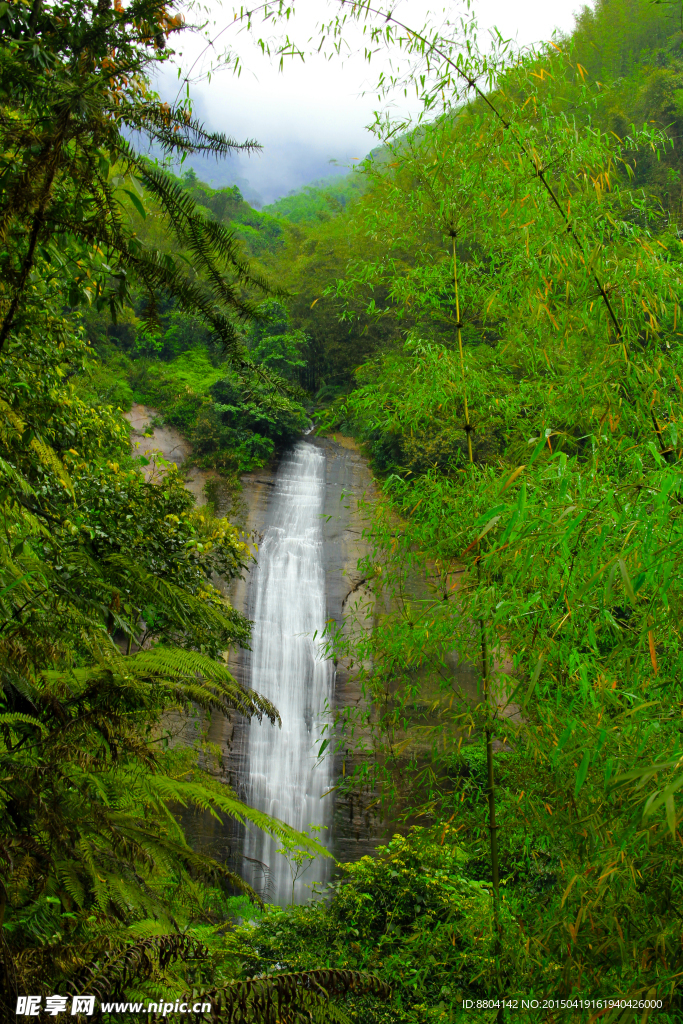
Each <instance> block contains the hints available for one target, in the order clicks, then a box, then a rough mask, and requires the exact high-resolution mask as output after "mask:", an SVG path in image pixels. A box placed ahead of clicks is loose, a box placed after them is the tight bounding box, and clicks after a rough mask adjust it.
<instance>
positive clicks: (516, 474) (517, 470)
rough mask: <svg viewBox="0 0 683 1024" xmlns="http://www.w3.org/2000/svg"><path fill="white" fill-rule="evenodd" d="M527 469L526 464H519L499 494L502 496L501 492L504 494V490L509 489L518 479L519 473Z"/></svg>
mask: <svg viewBox="0 0 683 1024" xmlns="http://www.w3.org/2000/svg"><path fill="white" fill-rule="evenodd" d="M525 469H526V465H524V466H517V469H515V470H514V471H513V472H512V473H511V474H510V476H509V477H508V479H507V482H506V483H505V485H504V486H503V488H502V489H501V491H500V492H499V496H500V494H503V492H504V491H507V489H508V487H509V486H510V485H511V484H513V483H514V482H515V480H516V479H517V477H518V476H519V474H520V473H523V472H524V470H525Z"/></svg>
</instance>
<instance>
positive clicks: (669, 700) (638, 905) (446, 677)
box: [324, 5, 683, 1020]
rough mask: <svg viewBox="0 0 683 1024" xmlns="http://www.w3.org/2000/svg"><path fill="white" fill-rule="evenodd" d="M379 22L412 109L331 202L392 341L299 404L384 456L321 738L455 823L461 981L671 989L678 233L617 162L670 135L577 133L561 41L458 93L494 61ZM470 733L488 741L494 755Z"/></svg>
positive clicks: (350, 289)
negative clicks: (323, 408)
mask: <svg viewBox="0 0 683 1024" xmlns="http://www.w3.org/2000/svg"><path fill="white" fill-rule="evenodd" d="M356 13H357V16H359V17H361V18H365V17H366V15H367V9H366V8H365V7H363V6H362V5H360V6H359V9H358V11H357V12H356ZM377 31H378V32H380V31H381V32H384V33H385V34H389V33H391V32H392V31H393V32H394V34H395V41H400V42H401V43H402V45H403V46H404V47H405V48H406V50H407V51H408V52H409V54H411V55H413V56H414V57H416V58H417V61H418V63H417V65H416V67H417V68H418V69H419V68H420V67H422V68H426V73H425V77H423V78H422V79H418V80H419V81H421V82H422V83H423V85H424V82H425V79H426V81H427V85H424V90H425V94H426V95H425V100H426V105H427V108H428V109H430V110H431V112H432V116H431V118H430V119H429V120H425V121H424V122H423V123H422V124H420V125H418V126H417V127H416V128H414V129H412V130H407V129H406V126H405V125H401V124H399V125H395V124H394V125H392V124H390V123H388V124H385V125H384V126H383V131H384V138H385V142H386V145H387V146H388V148H389V151H390V156H389V159H388V160H387V161H386V163H384V164H378V163H376V162H375V163H372V162H369V163H368V165H367V168H366V173H367V174H368V175H369V177H370V182H371V184H370V186H369V194H368V197H367V199H366V200H364V201H363V202H361V204H360V206H359V208H358V210H357V212H356V218H357V231H358V233H359V235H360V234H361V233H362V234H363V235H364V236H365V237H366V238H367V239H368V244H367V248H368V249H371V252H370V253H368V254H366V255H364V258H362V259H359V260H357V261H354V260H353V259H351V260H350V261H349V264H348V266H347V270H346V273H345V275H344V277H343V278H340V280H339V281H338V282H337V284H336V286H335V292H336V295H337V296H338V297H340V298H341V299H342V300H343V301H344V303H345V305H346V311H347V312H346V316H347V317H348V318H358V317H362V316H370V317H374V318H377V319H382V318H384V319H390V320H391V322H392V323H394V324H395V325H396V328H397V330H400V331H402V333H403V334H404V337H405V342H404V344H403V346H402V348H400V347H399V348H397V349H396V350H395V351H393V352H391V353H388V354H382V355H378V356H377V357H376V358H375V359H374V360H372V361H370V362H368V363H366V364H365V365H364V366H362V367H361V368H360V369H359V370H358V371H357V380H358V386H357V388H356V390H354V391H353V392H352V393H351V394H350V396H349V397H348V398H345V399H344V400H340V401H339V402H338V403H337V405H336V407H333V408H332V409H331V410H330V411H329V412H328V413H326V419H325V420H324V422H327V423H330V424H332V425H333V424H335V423H337V424H340V425H344V424H346V425H347V429H349V428H350V429H352V430H354V431H355V432H356V434H357V435H358V436H359V437H361V438H362V439H363V440H364V441H365V443H366V444H367V445H368V448H369V450H370V451H371V452H372V453H373V455H374V458H375V464H376V465H377V466H378V468H380V469H382V468H384V474H385V482H384V487H383V497H382V499H381V500H380V502H379V503H378V504H377V505H376V506H374V507H370V506H368V509H367V514H368V517H369V521H368V525H367V528H366V537H367V540H368V543H369V545H370V553H369V555H368V557H367V559H366V560H365V564H364V566H363V568H364V577H365V579H366V580H368V581H370V582H371V586H372V589H373V596H372V603H373V606H374V609H375V611H374V614H375V621H376V626H375V628H374V629H373V630H372V631H371V632H370V633H368V631H367V628H366V626H365V623H366V621H367V606H366V605H365V604H364V603H363V602H359V608H358V611H359V614H358V623H357V628H356V629H355V630H352V631H348V630H345V631H343V632H341V633H338V634H336V635H331V636H330V638H329V644H330V649H331V650H334V652H335V653H336V655H337V656H344V657H346V658H348V659H349V660H350V662H351V664H352V665H356V666H359V669H357V671H358V673H359V674H358V678H359V679H360V681H361V682H362V684H363V686H364V688H365V692H366V696H367V700H368V703H367V705H366V708H365V709H358V708H357V709H354V711H353V713H351V712H347V713H345V714H344V715H343V716H341V717H342V718H343V719H344V720H343V722H342V723H341V724H342V726H343V729H344V733H343V735H344V740H343V742H344V744H346V745H347V748H350V749H353V747H354V742H355V746H356V754H357V757H358V758H359V760H358V762H357V764H358V767H357V771H356V782H357V783H359V784H360V783H362V784H365V785H370V787H371V788H374V789H375V791H379V793H380V794H381V795H382V798H383V800H385V801H386V802H387V804H388V805H392V806H394V807H395V806H397V805H398V806H402V807H403V809H404V813H405V814H406V816H407V817H410V816H411V815H415V814H416V813H421V814H426V815H434V814H436V815H437V816H438V817H440V818H444V816H445V817H446V818H448V819H450V820H454V821H455V822H458V821H460V827H461V830H462V831H461V836H462V838H463V841H464V842H465V847H466V848H469V849H471V850H473V851H479V852H475V853H474V855H475V857H476V859H477V860H478V862H479V864H480V866H479V870H485V871H486V873H487V875H488V878H489V880H490V884H491V890H492V894H493V897H492V899H493V902H492V907H493V917H492V919H491V925H490V931H489V947H488V949H489V956H490V961H489V969H488V971H485V973H484V977H483V978H482V976H481V975H479V976H478V983H479V984H480V985H483V986H484V987H485V988H487V990H488V991H489V992H491V993H492V994H494V995H496V994H497V995H498V996H503V995H507V996H510V994H511V993H515V994H519V995H522V994H524V993H528V992H534V993H537V994H541V993H543V994H545V995H546V996H547V995H548V994H549V993H552V994H553V995H554V996H555V997H557V998H560V997H565V998H571V997H572V995H574V996H576V995H577V994H580V993H582V992H590V993H591V994H593V995H595V996H597V995H601V996H603V997H606V998H607V997H609V996H610V994H613V995H614V996H616V995H619V996H621V997H622V998H625V999H626V1000H628V999H635V1000H638V999H643V998H645V997H646V996H648V994H649V995H653V994H654V993H655V992H657V993H659V995H660V996H662V994H663V993H666V995H667V998H668V1000H669V1001H670V1002H669V1003H668V1005H669V1006H670V1007H673V1006H676V1005H678V999H679V997H678V995H677V993H678V987H679V984H680V964H681V960H680V945H681V931H680V922H679V918H678V915H677V913H676V911H675V909H674V907H675V905H676V902H677V899H678V895H677V894H678V892H679V887H680V878H679V874H678V867H677V865H678V862H679V857H678V853H677V850H678V846H679V844H680V842H681V838H680V833H679V822H680V818H681V814H682V813H683V812H682V811H681V808H680V804H678V803H677V797H676V794H677V791H678V789H679V788H680V786H681V785H682V784H683V775H681V771H680V770H681V766H682V765H683V761H682V760H681V758H682V757H683V752H682V751H681V746H680V722H681V711H680V706H679V701H680V684H679V679H680V636H679V618H680V594H679V580H680V574H681V573H680V564H681V563H680V554H679V549H680V543H681V520H680V508H681V490H680V488H681V475H680V458H681V449H680V440H679V428H678V422H679V419H680V415H681V408H682V406H681V397H682V393H683V385H682V383H681V366H680V342H679V340H678V339H679V338H680V337H681V333H680V316H681V309H680V297H681V277H680V267H681V264H680V256H681V243H680V241H679V238H678V232H677V224H676V221H675V219H674V218H672V217H671V216H670V215H669V216H666V215H665V214H664V211H663V210H662V207H661V204H660V202H659V201H658V198H657V196H656V195H654V194H652V193H651V192H650V193H648V189H647V188H646V187H643V184H642V181H643V177H642V169H641V168H642V167H643V165H644V166H645V167H647V165H648V161H652V160H654V161H657V160H658V159H660V157H661V154H662V152H663V151H665V149H666V147H669V146H671V145H672V143H671V142H670V141H669V140H668V138H667V136H666V134H665V133H662V132H661V131H659V130H658V129H655V128H653V127H651V126H645V127H644V128H643V127H640V128H639V127H637V126H635V125H632V126H631V128H630V130H629V132H628V133H627V134H626V133H625V134H624V135H623V136H621V137H619V136H617V135H616V134H615V133H613V132H608V131H606V130H605V129H604V128H603V127H601V126H600V125H599V123H596V118H595V116H594V115H595V110H596V103H597V101H596V94H597V93H598V92H599V88H600V83H597V84H596V83H595V82H591V81H590V79H589V76H588V74H587V72H586V69H585V68H584V67H583V66H582V65H581V64H580V63H578V62H577V60H576V58H575V57H573V54H572V49H571V46H570V45H569V44H568V45H567V46H566V48H562V47H560V46H556V45H554V46H552V47H548V50H547V52H546V53H545V54H544V55H543V56H542V57H539V56H538V55H536V54H534V55H531V56H530V57H529V58H522V59H519V58H517V59H516V60H515V61H514V62H510V63H509V64H508V66H506V67H505V70H504V72H503V73H501V72H500V65H498V67H497V68H496V69H495V74H496V75H497V76H498V77H497V80H496V83H495V88H493V89H492V90H491V91H488V92H487V93H486V94H484V93H483V92H480V93H479V96H478V97H474V98H472V95H471V94H472V90H473V87H474V86H475V85H476V83H478V82H481V81H488V82H489V86H490V85H491V82H492V77H493V75H494V70H493V68H492V67H491V64H490V62H489V61H487V60H486V59H484V58H483V57H479V56H475V55H474V53H475V52H476V51H474V50H471V51H470V55H469V57H463V50H462V48H461V49H460V51H459V55H458V56H455V55H454V54H453V51H451V52H448V48H447V47H446V46H445V44H440V45H441V50H440V51H437V52H436V55H435V50H436V47H435V46H434V40H433V38H428V37H427V36H426V35H425V33H424V32H423V33H422V34H420V33H417V32H406V31H404V30H403V27H402V26H397V25H395V24H393V25H392V19H391V18H389V19H388V24H387V25H385V27H384V28H383V29H381V30H377ZM420 61H421V62H422V63H421V64H420V63H419V62H420ZM430 73H431V76H432V77H431V79H430ZM413 74H415V75H416V76H417V70H415V69H414V70H413ZM463 79H464V88H465V94H466V96H467V98H466V99H461V94H460V91H459V82H462V80H463ZM447 86H451V88H455V89H456V93H455V96H454V98H453V99H452V100H451V101H450V105H449V104H448V103H446V104H445V105H444V107H442V110H441V112H440V113H436V114H434V107H435V106H436V105H437V104H436V101H437V99H439V98H440V99H442V97H443V90H444V89H445V88H446V87H447ZM430 89H432V91H431V93H430V92H429V90H430ZM639 179H640V180H639ZM456 267H457V276H456V278H455V282H454V270H455V269H456ZM454 283H455V290H454ZM461 338H462V342H461ZM461 344H462V349H461V347H460V345H461ZM461 353H462V354H461ZM454 652H455V670H454V660H453V655H454ZM482 653H483V663H482V660H481V659H482ZM473 673H474V678H475V679H476V677H478V678H479V683H477V684H476V694H478V696H477V695H476V694H473V689H472V685H473V684H472V680H473ZM492 733H493V734H494V735H495V737H496V738H497V741H498V746H499V748H500V747H502V749H503V751H505V750H506V749H507V750H511V753H509V754H506V753H505V752H503V753H502V754H501V755H500V756H499V757H492V756H491V747H492V741H491V735H492ZM479 735H481V736H482V741H481V742H484V743H485V745H486V746H487V747H488V755H489V756H488V771H487V772H486V775H485V779H486V781H484V782H483V783H481V785H482V789H481V791H480V805H479V810H476V807H475V809H472V808H471V807H470V809H469V810H468V806H469V804H470V800H471V796H472V794H471V793H468V792H467V786H468V785H470V783H471V780H469V777H468V772H467V770H466V765H467V763H468V761H467V758H468V756H469V754H470V751H471V748H472V744H474V743H478V742H479V740H477V739H476V737H477V736H479ZM487 741H488V742H487ZM497 761H499V762H500V764H501V768H502V771H503V778H504V783H503V784H502V785H501V784H500V783H499V784H496V783H495V781H494V777H493V767H494V763H495V762H497ZM345 785H347V786H350V785H353V782H346V783H345ZM465 799H467V801H468V803H466V804H465V803H463V801H465ZM466 812H467V813H466ZM496 814H497V816H498V817H497V821H496ZM452 815H453V817H452ZM489 834H490V836H491V840H490V841H489V838H488V836H489ZM496 836H497V844H496ZM497 846H498V847H499V848H500V853H498V850H497ZM481 858H484V859H485V862H488V867H486V868H485V867H484V865H483V863H482V862H481ZM534 862H535V863H534ZM499 871H500V883H499V881H498V877H497V876H498V872H499ZM534 875H535V876H536V877H535V879H533V881H532V880H531V876H534ZM543 876H545V877H546V883H545V885H544V886H542V890H541V892H539V888H538V887H539V884H540V881H539V878H540V877H543ZM463 980H464V979H463ZM643 1012H644V1011H643V1010H642V1009H641V1010H640V1011H638V1010H637V1009H631V1008H629V1007H628V1005H626V1006H625V1008H624V1007H621V1008H619V1007H616V1008H614V1009H612V1010H611V1011H609V1012H608V1014H607V1016H606V1017H605V1019H610V1020H611V1019H620V1020H621V1019H623V1020H631V1019H633V1020H635V1019H641V1017H643ZM646 1016H647V1013H646ZM577 1019H580V1018H577ZM586 1019H588V1018H586ZM643 1019H645V1017H643ZM671 1019H675V1018H673V1017H672V1018H671Z"/></svg>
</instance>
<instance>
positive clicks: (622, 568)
mask: <svg viewBox="0 0 683 1024" xmlns="http://www.w3.org/2000/svg"><path fill="white" fill-rule="evenodd" d="M618 564H619V572H620V573H621V578H622V580H623V581H624V590H625V591H626V593H627V595H628V598H629V600H630V601H631V602H632V603H633V604H635V603H636V594H635V591H634V589H633V584H632V583H631V577H630V576H629V574H628V569H627V568H626V563H625V562H624V559H623V558H620V559H619V563H618Z"/></svg>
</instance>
